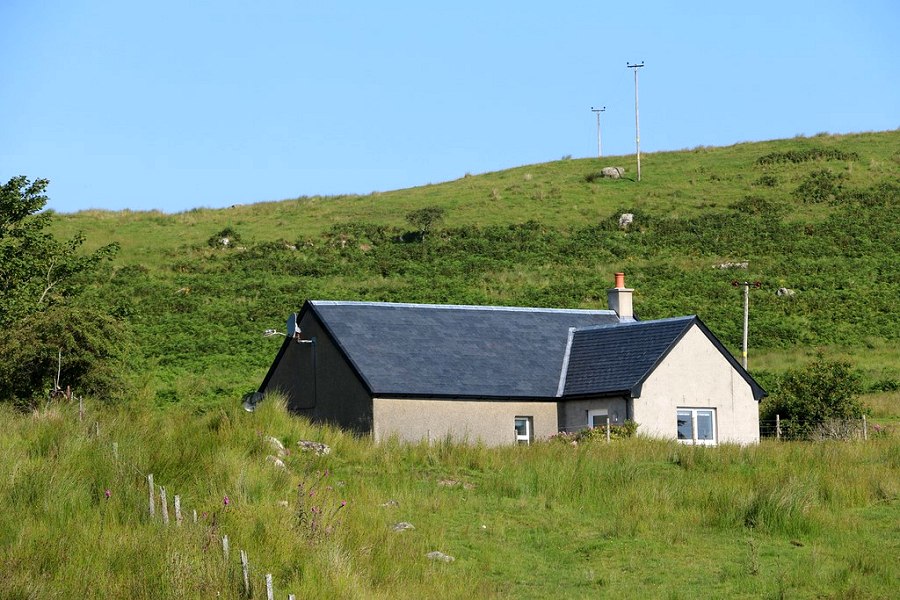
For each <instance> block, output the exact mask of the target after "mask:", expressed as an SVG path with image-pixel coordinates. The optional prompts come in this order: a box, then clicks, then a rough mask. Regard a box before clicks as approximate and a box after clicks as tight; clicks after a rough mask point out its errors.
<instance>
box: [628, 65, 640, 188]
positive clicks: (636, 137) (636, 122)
mask: <svg viewBox="0 0 900 600" xmlns="http://www.w3.org/2000/svg"><path fill="white" fill-rule="evenodd" d="M625 66H626V67H628V68H629V69H634V145H635V148H636V149H637V180H638V181H640V180H641V119H640V117H639V116H638V69H640V68H641V67H643V66H644V61H641V63H640V64H637V63H635V64H631V63H625Z"/></svg>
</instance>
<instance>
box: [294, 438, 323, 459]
mask: <svg viewBox="0 0 900 600" xmlns="http://www.w3.org/2000/svg"><path fill="white" fill-rule="evenodd" d="M297 445H298V446H300V449H301V450H303V451H304V452H315V453H316V456H324V455H326V454H331V448H329V447H328V446H327V445H326V444H323V443H322V442H310V441H307V440H300V441H299V442H297Z"/></svg>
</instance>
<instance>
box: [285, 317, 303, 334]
mask: <svg viewBox="0 0 900 600" xmlns="http://www.w3.org/2000/svg"><path fill="white" fill-rule="evenodd" d="M299 331H300V326H299V325H297V313H291V316H290V317H288V320H287V328H286V329H285V330H284V335H286V336H287V337H289V338H292V337H294V334H295V333H298V332H299Z"/></svg>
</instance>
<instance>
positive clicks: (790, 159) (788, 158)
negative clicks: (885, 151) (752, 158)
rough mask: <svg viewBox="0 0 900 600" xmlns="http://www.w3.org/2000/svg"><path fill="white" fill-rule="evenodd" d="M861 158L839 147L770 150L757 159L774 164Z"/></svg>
mask: <svg viewBox="0 0 900 600" xmlns="http://www.w3.org/2000/svg"><path fill="white" fill-rule="evenodd" d="M823 159H824V160H859V154H857V153H856V152H844V151H843V150H838V149H837V148H805V149H803V150H788V151H786V152H770V153H769V154H766V155H765V156H760V157H759V158H757V159H756V164H758V165H774V164H778V163H794V164H797V163H803V162H809V161H812V160H823Z"/></svg>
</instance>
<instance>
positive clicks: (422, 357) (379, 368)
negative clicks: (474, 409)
mask: <svg viewBox="0 0 900 600" xmlns="http://www.w3.org/2000/svg"><path fill="white" fill-rule="evenodd" d="M307 307H309V308H311V309H312V310H313V311H314V312H315V314H316V315H317V316H318V318H319V320H320V321H321V322H322V324H323V325H324V326H325V328H326V329H327V330H328V331H329V332H330V334H331V336H332V337H333V338H334V339H335V341H336V343H337V344H338V345H339V346H340V347H341V349H342V351H343V352H344V354H345V355H346V356H347V358H348V359H349V360H350V362H351V363H352V364H353V365H354V367H355V368H356V370H357V372H358V373H359V374H360V376H361V377H362V378H363V380H364V381H365V383H366V385H367V386H368V387H369V390H370V391H371V392H372V393H373V394H375V395H379V396H390V395H396V396H444V397H447V396H454V397H477V398H554V397H556V394H557V388H558V386H559V380H560V376H561V371H562V365H563V357H564V355H565V351H566V345H567V342H568V335H569V328H570V327H591V326H597V325H611V324H614V323H618V317H617V316H616V314H615V313H614V312H612V311H608V310H564V309H535V308H514V307H491V306H453V305H423V304H392V303H374V302H330V301H310V302H308V303H307ZM304 310H306V307H305V308H304Z"/></svg>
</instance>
